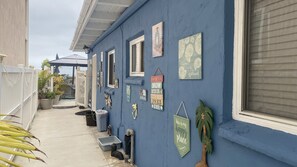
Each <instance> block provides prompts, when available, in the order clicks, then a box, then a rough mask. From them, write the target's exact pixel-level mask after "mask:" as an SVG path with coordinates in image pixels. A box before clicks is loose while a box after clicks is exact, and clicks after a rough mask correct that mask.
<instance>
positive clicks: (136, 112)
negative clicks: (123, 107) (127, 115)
mask: <svg viewBox="0 0 297 167" xmlns="http://www.w3.org/2000/svg"><path fill="white" fill-rule="evenodd" d="M137 115H138V107H137V104H136V103H134V104H132V117H133V119H136V118H137Z"/></svg>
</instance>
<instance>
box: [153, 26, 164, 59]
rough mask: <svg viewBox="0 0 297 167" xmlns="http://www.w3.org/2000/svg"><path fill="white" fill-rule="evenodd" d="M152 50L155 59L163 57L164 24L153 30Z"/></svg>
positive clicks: (154, 27)
mask: <svg viewBox="0 0 297 167" xmlns="http://www.w3.org/2000/svg"><path fill="white" fill-rule="evenodd" d="M152 49H153V57H160V56H163V22H160V23H158V24H156V25H154V26H153V28H152Z"/></svg>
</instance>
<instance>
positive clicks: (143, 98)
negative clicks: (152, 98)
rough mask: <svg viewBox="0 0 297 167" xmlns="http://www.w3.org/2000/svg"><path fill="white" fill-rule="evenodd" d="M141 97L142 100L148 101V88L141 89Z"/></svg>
mask: <svg viewBox="0 0 297 167" xmlns="http://www.w3.org/2000/svg"><path fill="white" fill-rule="evenodd" d="M139 98H140V100H143V101H147V90H146V89H140V90H139Z"/></svg>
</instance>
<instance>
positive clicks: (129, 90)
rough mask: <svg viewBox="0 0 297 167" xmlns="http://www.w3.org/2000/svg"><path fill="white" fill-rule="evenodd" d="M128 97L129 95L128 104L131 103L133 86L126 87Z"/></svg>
mask: <svg viewBox="0 0 297 167" xmlns="http://www.w3.org/2000/svg"><path fill="white" fill-rule="evenodd" d="M126 95H127V102H129V103H130V101H131V86H130V85H126Z"/></svg>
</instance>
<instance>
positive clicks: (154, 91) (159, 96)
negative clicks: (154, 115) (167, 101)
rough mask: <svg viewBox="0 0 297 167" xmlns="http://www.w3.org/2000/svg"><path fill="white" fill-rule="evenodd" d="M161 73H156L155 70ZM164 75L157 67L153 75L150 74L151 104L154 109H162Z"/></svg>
mask: <svg viewBox="0 0 297 167" xmlns="http://www.w3.org/2000/svg"><path fill="white" fill-rule="evenodd" d="M158 71H159V72H160V73H161V75H156V73H157V72H158ZM163 82H164V75H163V74H162V72H161V71H160V69H159V68H158V69H157V71H156V72H155V74H154V75H153V76H151V105H152V108H153V109H155V110H161V111H162V110H163V109H164V94H163Z"/></svg>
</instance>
